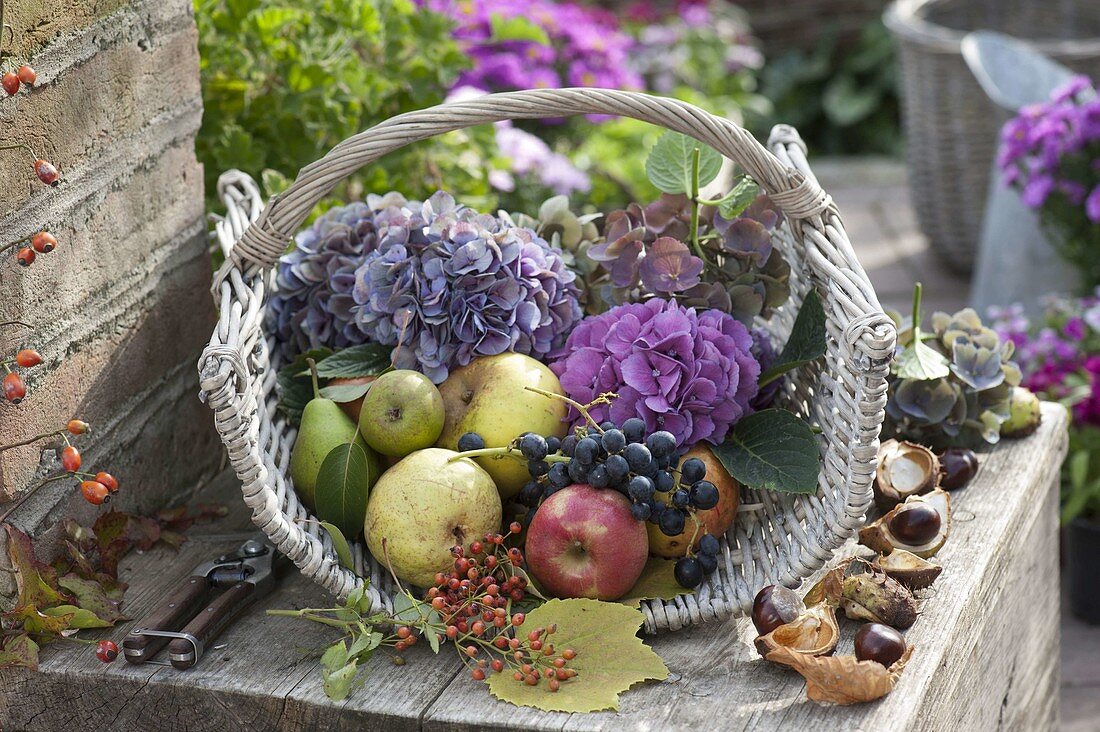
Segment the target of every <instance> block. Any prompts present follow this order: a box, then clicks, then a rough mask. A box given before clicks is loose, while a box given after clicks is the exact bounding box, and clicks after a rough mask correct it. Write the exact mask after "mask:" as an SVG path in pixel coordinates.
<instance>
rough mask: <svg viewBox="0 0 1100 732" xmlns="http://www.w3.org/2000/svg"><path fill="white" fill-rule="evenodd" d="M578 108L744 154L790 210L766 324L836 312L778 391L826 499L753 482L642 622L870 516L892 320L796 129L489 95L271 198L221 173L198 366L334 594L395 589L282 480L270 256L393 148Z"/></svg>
mask: <svg viewBox="0 0 1100 732" xmlns="http://www.w3.org/2000/svg"><path fill="white" fill-rule="evenodd" d="M577 114H610V115H621V116H625V117H634V118H636V119H639V120H643V121H646V122H650V123H653V124H656V125H660V126H662V127H666V128H668V129H671V130H676V131H678V132H682V133H684V134H687V135H690V136H692V137H694V138H696V139H698V140H699V141H700V142H703V143H706V144H707V145H710V146H711V147H713V148H714V149H715V150H717V151H719V152H720V153H722V154H723V155H725V156H727V157H729V158H730V159H732V160H733V161H734V162H735V163H737V164H738V165H740V166H741V167H742V168H743V169H744V170H745V171H746V172H747V173H749V174H750V175H751V176H752V177H753V178H754V179H755V180H756V181H757V183H759V184H760V186H761V187H762V188H763V189H764V190H765V191H767V192H768V193H769V195H770V196H771V198H772V200H773V201H774V202H775V203H776V204H777V205H778V206H779V207H780V208H781V209H782V211H783V212H784V214H785V222H784V224H783V225H782V226H781V227H780V228H779V229H778V235H777V237H776V240H777V241H776V245H777V246H778V247H780V250H781V251H782V253H783V255H784V257H785V258H786V259H787V261H788V262H789V263H790V265H791V283H792V290H793V293H792V297H791V301H790V302H789V303H788V304H787V305H785V306H784V307H783V308H781V309H780V310H779V311H778V312H777V313H776V314H775V315H774V316H773V317H772V318H771V319H770V320H769V321H768V322H767V323H766V324H765V325H766V326H767V327H768V328H769V329H770V330H771V331H772V332H773V334H774V335H775V336H776V337H777V338H778V339H779V342H783V341H784V340H785V339H786V336H787V335H788V334H789V332H790V328H791V325H792V323H793V320H794V316H795V314H797V312H798V308H799V307H800V305H801V302H802V300H803V297H804V296H805V294H806V293H807V292H808V291H809V288H810V287H814V288H816V289H817V291H818V293H819V295H820V297H821V300H822V303H823V304H824V307H825V313H826V317H827V330H828V338H829V349H828V353H827V354H826V356H825V357H824V358H823V359H820V360H819V361H818V362H816V363H814V364H810V365H809V366H806V367H803V368H802V369H801V370H800V371H799V372H798V373H797V374H796V375H794V376H793V378H790V379H788V380H787V384H786V386H785V390H784V392H783V393H782V396H781V399H782V400H783V401H784V403H785V405H786V406H788V407H789V408H791V409H793V410H795V411H796V412H798V413H800V414H802V415H803V416H806V417H809V418H810V419H811V420H812V421H813V422H814V423H816V424H818V425H820V427H821V430H822V434H821V437H820V448H821V458H822V471H821V477H820V489H819V491H818V493H817V495H813V496H790V495H779V494H774V493H770V492H766V491H757V490H749V489H745V490H743V492H742V510H741V512H740V513H739V514H738V517H737V520H736V521H735V522H734V525H733V526H732V527H731V528H730V530H729V532H728V533H727V535H726V536H725V537H724V539H723V541H722V554H721V557H720V562H719V567H718V570H717V571H716V572H715V573H714V574H713V575H711V576H710V577H709V578H708V579H707V581H706V582H705V584H704V585H703V586H702V587H700V588H699V589H698V590H697V591H696V593H695V594H694V595H682V596H680V597H679V598H677V599H675V600H670V601H665V602H662V601H657V600H652V601H646V602H644V603H643V605H642V610H643V612H644V614H645V619H646V620H645V628H646V630H647V631H648V632H654V631H657V630H662V629H671V630H676V629H678V628H681V627H683V626H685V625H692V624H696V623H701V622H705V621H710V620H718V619H724V618H726V617H728V616H730V615H731V614H733V613H739V612H747V611H748V610H749V609H750V608H751V606H752V600H753V597H754V596H755V594H756V592H757V591H758V590H759V588H760V587H762V586H764V585H766V584H771V583H782V584H785V585H787V586H790V587H796V586H797V585H798V584H799V583H800V582H801V581H802V580H803V579H805V578H806V577H807V576H809V575H810V574H811V573H812V572H813V571H814V570H816V569H818V568H819V567H821V566H822V565H823V564H824V563H825V562H826V561H827V560H828V559H829V558H830V556H831V554H832V552H833V551H834V550H835V549H836V548H837V547H838V546H839V545H840V544H841V543H842V542H843V541H844V540H845V539H846V538H847V537H849V536H850V535H851V534H852V532H853V531H854V530H855V529H856V528H857V527H858V526H860V525H861V523H862V522H863V519H864V515H865V513H866V511H867V509H868V507H869V505H870V503H871V480H872V476H873V473H874V468H875V461H876V456H877V451H878V437H879V429H880V427H881V425H882V419H883V409H884V406H885V403H886V375H887V370H888V367H889V361H890V359H891V358H892V356H893V353H894V342H895V330H894V326H893V323H892V322H891V321H890V319H889V318H887V317H886V316H885V315H884V314H883V312H882V308H881V306H880V305H879V302H878V298H877V297H876V296H875V292H874V290H873V289H872V287H871V284H870V282H868V280H867V276H866V274H864V272H863V269H862V268H861V267H860V265H859V262H857V261H856V258H855V255H854V253H853V251H852V247H851V244H850V243H849V241H848V238H847V236H846V235H845V233H844V227H843V225H842V223H841V220H840V215H839V213H838V212H837V210H836V208H835V206H834V205H833V203H832V201H831V199H830V198H829V197H828V196H827V195H826V194H825V193H824V192H823V191H822V190H821V188H820V186H819V185H818V183H817V180H816V179H815V178H814V176H813V174H812V173H811V172H810V170H809V167H808V165H807V162H806V148H805V145H804V144H803V143H802V141H801V139H800V138H799V137H798V134H797V132H795V131H794V130H793V129H792V128H790V127H787V126H782V125H781V126H778V127H776V128H775V130H773V132H772V135H771V139H770V141H769V146H770V148H771V150H772V152H768V150H766V149H765V148H764V147H763V146H762V145H760V144H759V143H758V142H757V141H756V140H755V139H753V137H752V136H751V135H749V134H748V133H747V132H746V131H745V130H743V129H741V128H740V127H738V126H737V125H735V124H733V123H732V122H730V121H728V120H725V119H720V118H718V117H715V116H713V115H711V114H708V113H707V112H704V111H703V110H701V109H699V108H697V107H694V106H692V105H689V104H684V103H682V102H678V101H675V100H671V99H667V98H661V97H653V96H648V95H645V94H638V93H632V92H622V91H612V90H605V89H549V90H538V91H524V92H512V93H507V94H493V95H489V96H485V97H481V98H478V99H474V100H470V101H465V102H459V103H453V104H445V105H441V106H437V107H433V108H430V109H426V110H422V111H418V112H410V113H408V114H404V115H401V116H399V117H395V118H393V119H390V120H388V121H386V122H384V123H382V124H380V125H377V126H375V127H373V128H371V129H369V130H367V131H365V132H362V133H360V134H358V135H356V136H354V137H351V138H349V139H347V140H345V141H344V142H342V143H340V144H339V145H337V146H336V147H335V148H333V149H332V151H331V152H329V153H328V154H327V155H326V156H325V157H324V158H323V159H321V160H319V161H318V162H316V163H313V164H312V165H310V166H308V167H306V168H305V169H303V170H302V171H301V173H299V175H298V178H297V180H296V181H295V182H294V184H293V185H292V186H291V187H290V188H289V189H287V191H286V192H285V193H283V194H282V195H280V196H278V197H276V198H273V199H272V200H271V201H270V202H269V203H268V205H267V206H266V207H264V206H263V202H262V201H261V199H260V195H259V192H258V190H257V189H256V187H255V185H254V184H253V183H251V181H250V180H249V179H248V178H247V176H244V175H242V174H240V173H237V172H235V171H233V172H230V173H228V174H226V175H225V176H223V177H222V179H221V181H220V182H219V192H220V193H221V196H222V200H223V201H224V202H225V204H226V207H227V214H226V216H225V218H224V219H221V220H219V221H218V223H217V234H218V238H219V239H220V241H221V242H222V245H223V247H224V248H225V249H226V253H227V258H226V264H225V266H224V267H223V268H222V269H221V271H220V272H219V273H218V276H217V278H216V283H215V286H214V294H215V298H216V299H217V301H218V305H219V307H220V312H221V317H220V320H219V322H218V326H217V329H216V330H215V331H214V334H213V337H212V338H211V340H210V345H209V346H208V347H207V348H206V349H205V351H204V352H203V355H202V359H201V361H200V363H199V371H200V375H201V388H202V395H203V398H204V399H205V401H206V402H207V404H209V406H210V408H211V409H213V410H214V421H215V425H216V427H217V429H218V432H219V433H220V434H221V437H222V441H223V442H224V443H225V446H226V449H227V450H228V452H229V459H230V461H231V463H232V465H233V468H234V470H235V471H236V473H237V475H238V476H239V478H240V479H241V482H242V491H243V494H244V500H245V502H246V503H247V504H248V505H249V507H251V508H252V511H253V521H254V522H255V523H256V525H257V526H259V527H260V528H261V529H263V531H264V532H265V533H266V534H267V535H268V536H269V537H270V538H271V540H272V541H273V542H274V543H275V545H276V546H277V547H278V548H279V550H280V551H282V552H284V553H285V554H286V555H287V556H289V557H290V558H291V559H292V560H293V561H294V563H295V564H297V566H298V567H299V568H300V569H301V571H302V572H303V573H304V574H305V575H307V576H308V577H311V578H313V579H314V580H316V581H317V582H318V583H320V584H321V585H322V586H324V587H325V588H326V589H328V590H330V591H331V592H333V593H335V594H336V595H337V596H340V597H344V596H346V595H347V593H348V592H350V591H351V590H352V589H353V588H355V587H357V586H359V585H361V584H362V582H363V578H369V580H370V587H369V595H370V598H371V601H372V602H373V603H374V604H375V607H386V608H389V607H390V605H391V596H392V592H393V589H394V588H393V584H392V580H390V578H389V573H388V572H385V571H382V569H381V568H380V567H379V565H378V563H377V562H375V561H374V559H373V558H371V556H370V554H369V553H367V551H366V549H365V548H364V547H363V545H362V544H356V545H355V546H354V548H353V554H354V557H355V571H354V572H352V571H350V570H347V569H344V568H342V567H341V566H340V565H339V564H338V562H337V559H336V555H335V552H334V550H333V548H332V545H331V542H330V541H329V539H328V536H327V534H326V533H325V532H324V531H323V530H322V529H320V528H319V527H318V526H317V524H315V523H309V522H303V521H301V520H302V519H308V518H310V515H309V512H308V511H307V510H306V509H305V508H304V507H303V506H302V504H301V503H300V502H299V501H298V499H297V497H296V496H295V494H294V490H293V488H292V486H291V484H290V480H289V478H288V477H287V464H288V461H289V459H290V449H291V446H292V445H293V444H294V437H295V431H294V428H293V427H292V426H291V425H289V424H288V423H287V422H286V421H285V420H284V418H283V417H282V416H281V415H280V414H279V413H277V412H276V409H275V407H276V396H275V376H276V372H277V370H278V368H279V365H280V364H279V363H278V362H277V361H275V362H273V361H272V354H273V353H276V349H275V348H274V344H273V343H272V342H270V340H269V337H268V336H267V334H265V333H264V331H263V320H264V318H263V314H264V307H265V304H266V300H267V297H268V295H269V294H270V292H271V288H272V283H273V277H272V276H271V274H272V265H273V264H274V263H275V261H276V260H277V259H278V257H279V256H280V255H282V254H283V252H284V251H285V250H286V248H287V245H288V244H289V242H290V240H291V236H292V234H293V233H294V232H295V231H297V230H298V228H299V227H300V226H301V225H302V222H303V221H304V220H305V219H306V217H307V216H308V214H309V213H310V211H311V209H312V208H313V207H314V205H315V204H316V203H317V201H318V200H320V199H321V198H322V196H324V195H325V194H327V193H328V192H330V191H331V190H332V189H333V187H334V186H336V185H337V184H338V183H339V182H340V181H341V180H343V179H344V178H345V177H346V176H348V175H350V174H352V173H353V172H355V171H356V170H358V169H360V168H361V167H363V166H365V165H368V164H370V163H371V162H373V161H375V160H377V159H378V158H379V157H381V156H382V155H384V154H385V153H387V152H390V151H393V150H396V149H398V148H400V147H402V146H404V145H407V144H409V143H411V142H414V141H417V140H421V139H425V138H428V137H431V136H433V135H436V134H440V133H444V132H448V131H451V130H455V129H460V128H464V127H469V126H472V125H476V124H482V123H488V122H496V121H499V120H505V119H537V118H544V117H565V116H570V115H577ZM773 153H774V154H773Z"/></svg>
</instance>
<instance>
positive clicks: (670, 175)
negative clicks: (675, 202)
mask: <svg viewBox="0 0 1100 732" xmlns="http://www.w3.org/2000/svg"><path fill="white" fill-rule="evenodd" d="M697 149H698V150H699V187H700V188H701V187H703V186H705V185H706V184H708V183H710V182H711V181H712V180H714V179H715V178H717V177H718V172H719V171H720V170H721V169H722V156H721V155H719V154H718V153H717V152H716V151H715V150H714V149H713V148H710V147H707V146H706V145H704V144H703V143H701V142H699V141H698V140H696V139H695V138H693V137H688V136H687V135H683V134H680V133H679V132H673V131H671V130H669V131H668V132H666V133H664V134H663V135H661V137H660V138H658V140H657V143H656V144H655V145H654V146H653V149H652V150H650V151H649V157H647V158H646V161H645V174H646V175H647V176H648V177H649V180H650V182H651V183H653V185H654V186H656V187H657V189H658V190H661V191H663V192H665V193H688V194H690V193H691V190H692V180H691V178H692V174H691V173H692V171H691V168H692V157H693V155H694V152H695V150H697Z"/></svg>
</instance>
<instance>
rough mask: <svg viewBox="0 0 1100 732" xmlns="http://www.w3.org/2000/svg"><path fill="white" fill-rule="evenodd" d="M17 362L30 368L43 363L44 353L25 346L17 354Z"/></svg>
mask: <svg viewBox="0 0 1100 732" xmlns="http://www.w3.org/2000/svg"><path fill="white" fill-rule="evenodd" d="M15 362H16V363H17V364H19V365H20V366H22V367H23V368H30V367H31V366H37V365H38V364H40V363H42V355H41V354H40V353H39V352H38V351H35V350H34V349H31V348H24V349H23V350H22V351H20V352H19V353H17V354H15Z"/></svg>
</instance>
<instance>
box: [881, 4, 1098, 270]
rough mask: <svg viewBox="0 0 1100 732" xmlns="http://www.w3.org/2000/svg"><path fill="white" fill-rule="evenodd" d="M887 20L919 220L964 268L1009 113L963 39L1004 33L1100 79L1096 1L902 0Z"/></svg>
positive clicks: (953, 263) (971, 260)
mask: <svg viewBox="0 0 1100 732" xmlns="http://www.w3.org/2000/svg"><path fill="white" fill-rule="evenodd" d="M885 21H886V25H887V26H888V27H889V28H890V30H891V31H892V32H893V34H894V36H895V38H896V39H897V41H898V50H899V54H900V57H899V58H900V63H901V85H902V120H903V125H904V128H905V137H906V145H907V157H908V162H909V178H910V187H911V189H912V192H913V206H914V207H915V208H916V211H917V219H918V221H919V223H920V227H921V230H922V231H923V232H924V234H925V235H926V236H927V237H928V238H929V240H930V241H931V244H932V247H933V249H934V250H935V251H936V252H937V253H938V254H940V255H941V256H942V257H943V259H944V260H945V261H946V262H947V264H949V265H950V266H951V267H952V268H953V269H956V270H958V271H960V272H964V273H968V272H970V270H971V269H972V268H973V265H974V258H975V251H976V248H977V243H978V239H979V238H980V234H981V223H982V217H981V212H982V211H983V210H984V208H985V201H986V193H987V190H988V186H989V180H990V170H991V166H992V164H993V159H994V156H995V154H996V150H997V139H998V134H999V132H1000V128H1001V125H1002V124H1004V122H1005V120H1006V119H1007V114H1006V112H1004V111H1003V110H1001V109H999V108H998V107H997V106H996V105H994V104H993V102H991V101H990V100H989V99H988V98H987V97H986V95H985V92H983V91H982V89H981V87H980V86H979V85H978V82H977V81H976V80H975V79H974V75H973V74H972V73H971V71H970V69H969V67H968V66H967V65H966V62H965V61H964V60H963V56H962V49H961V44H962V39H963V37H964V36H965V35H966V34H967V33H968V32H970V31H975V30H993V31H999V32H1001V33H1006V34H1008V35H1011V36H1015V37H1017V38H1020V39H1022V40H1026V41H1027V42H1028V43H1031V44H1032V45H1033V46H1035V48H1036V49H1038V50H1039V51H1041V52H1042V53H1044V54H1046V55H1048V56H1050V57H1051V58H1053V59H1055V60H1057V61H1060V62H1062V63H1063V64H1065V65H1067V66H1069V67H1070V68H1072V69H1075V70H1077V71H1080V72H1082V73H1085V74H1089V75H1090V76H1092V77H1093V78H1094V79H1100V0H898V2H896V3H894V4H893V5H891V6H890V7H889V8H888V9H887V11H886V15H885Z"/></svg>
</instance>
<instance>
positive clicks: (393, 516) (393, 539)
mask: <svg viewBox="0 0 1100 732" xmlns="http://www.w3.org/2000/svg"><path fill="white" fill-rule="evenodd" d="M457 454H458V453H456V452H454V451H452V450H442V449H440V448H435V447H433V448H429V449H427V450H418V451H416V452H414V453H412V454H411V455H409V456H407V457H406V458H404V459H403V460H401V461H400V462H399V463H397V464H396V465H394V466H393V467H392V468H390V469H389V470H387V471H386V472H385V473H383V474H382V477H381V478H379V479H378V482H377V483H375V484H374V488H373V490H372V491H371V494H370V499H369V500H368V502H367V515H366V518H365V519H364V521H363V533H364V535H365V536H366V538H367V547H368V548H369V549H370V552H371V554H372V555H373V556H374V558H375V559H377V560H378V563H379V564H381V565H382V566H383V567H385V566H386V565H387V562H388V564H389V566H390V567H391V568H392V569H393V571H394V574H396V575H397V577H398V578H399V579H401V580H402V581H404V582H408V583H410V584H413V585H416V586H417V587H429V586H431V585H433V584H435V575H436V572H444V571H446V570H448V569H450V568H451V567H452V564H453V562H454V557H453V556H452V555H451V547H453V546H454V545H455V544H461V545H463V546H467V547H468V546H469V544H470V542H472V541H474V540H477V539H480V538H481V537H483V536H484V535H485V534H487V533H495V532H496V531H498V530H499V529H500V520H501V505H500V495H499V494H498V493H497V489H496V486H495V485H493V479H492V478H490V477H489V474H488V473H486V472H485V471H484V470H482V469H481V468H480V467H479V466H478V464H477V463H475V462H474V461H473V460H469V459H466V458H462V459H458V460H455V461H453V462H451V458H453V457H455V456H456V455H457Z"/></svg>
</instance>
